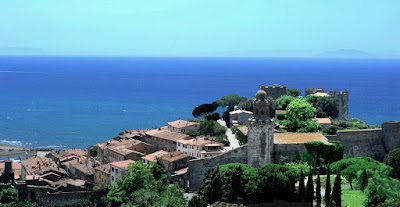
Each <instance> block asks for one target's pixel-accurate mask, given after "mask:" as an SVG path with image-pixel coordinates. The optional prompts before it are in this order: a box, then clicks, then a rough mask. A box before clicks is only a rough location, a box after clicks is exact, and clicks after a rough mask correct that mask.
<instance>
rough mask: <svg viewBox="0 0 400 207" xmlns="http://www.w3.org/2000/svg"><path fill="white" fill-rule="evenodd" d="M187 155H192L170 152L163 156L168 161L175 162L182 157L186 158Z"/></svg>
mask: <svg viewBox="0 0 400 207" xmlns="http://www.w3.org/2000/svg"><path fill="white" fill-rule="evenodd" d="M187 157H190V156H189V155H185V154H183V153H182V152H177V151H175V152H169V153H167V154H166V155H164V156H162V159H163V160H165V161H168V162H175V161H178V160H181V159H185V158H187Z"/></svg>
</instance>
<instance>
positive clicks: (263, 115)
mask: <svg viewBox="0 0 400 207" xmlns="http://www.w3.org/2000/svg"><path fill="white" fill-rule="evenodd" d="M275 86H276V87H272V86H267V87H265V86H263V85H261V86H260V89H259V91H258V92H257V93H256V95H255V97H254V99H253V117H252V118H251V119H249V122H248V125H247V128H248V133H247V140H248V143H247V144H245V145H242V146H241V147H239V148H236V149H233V150H231V151H228V152H226V153H222V154H220V155H218V156H215V157H212V158H203V159H195V160H191V161H189V165H188V170H187V172H183V173H181V174H177V175H174V176H173V181H177V182H178V183H180V184H181V186H182V187H184V188H186V190H189V191H197V190H198V188H199V187H200V185H201V184H202V180H203V178H204V175H205V173H206V171H207V170H208V169H209V168H212V167H215V166H218V165H225V164H228V163H243V164H248V165H249V166H252V167H262V166H264V165H265V164H268V163H281V159H282V158H283V157H285V158H286V159H287V161H292V160H295V159H296V158H298V156H299V155H301V154H302V153H303V152H305V151H306V149H305V146H304V143H305V142H310V141H321V142H324V143H329V142H328V141H329V140H337V141H341V142H342V143H343V144H344V145H345V151H344V153H345V155H346V156H347V157H359V156H367V157H371V158H374V159H377V160H383V157H384V156H385V154H386V153H387V152H388V151H390V150H392V149H395V148H398V147H400V122H398V121H391V122H385V123H383V124H382V128H381V129H365V130H344V131H338V133H337V135H330V136H326V137H325V136H324V135H322V134H321V133H278V132H276V131H274V122H273V121H272V120H271V117H270V113H269V112H270V110H269V108H268V107H269V103H268V97H272V96H269V94H268V92H266V91H274V92H272V93H273V94H275V93H277V94H278V93H280V91H281V89H282V88H284V89H285V90H286V86H281V85H278V86H279V87H278V86H277V85H275ZM275 90H276V91H275ZM306 91H307V92H306V94H307V93H308V94H307V95H309V94H316V93H317V94H316V95H322V96H326V95H329V96H332V97H335V98H336V99H337V100H338V104H339V111H341V112H340V115H339V119H347V116H348V92H347V91H340V92H335V91H330V92H329V93H328V94H326V93H324V91H323V89H322V90H321V89H306ZM282 92H283V90H282ZM318 93H320V94H318Z"/></svg>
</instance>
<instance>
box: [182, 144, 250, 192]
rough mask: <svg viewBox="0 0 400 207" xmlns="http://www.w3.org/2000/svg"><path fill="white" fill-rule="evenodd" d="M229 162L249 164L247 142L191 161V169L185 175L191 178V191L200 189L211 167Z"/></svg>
mask: <svg viewBox="0 0 400 207" xmlns="http://www.w3.org/2000/svg"><path fill="white" fill-rule="evenodd" d="M229 163H243V164H247V144H245V145H243V146H241V147H239V148H236V149H234V150H231V151H228V152H226V153H223V154H220V155H218V156H215V157H212V158H204V159H196V160H191V161H189V169H188V171H187V173H186V176H185V177H187V178H188V179H189V191H197V190H198V189H199V187H200V185H201V184H202V183H203V178H204V175H205V173H206V171H207V170H208V169H209V168H212V167H215V166H218V165H225V164H229Z"/></svg>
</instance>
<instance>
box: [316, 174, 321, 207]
mask: <svg viewBox="0 0 400 207" xmlns="http://www.w3.org/2000/svg"><path fill="white" fill-rule="evenodd" d="M315 198H316V199H317V207H320V206H321V178H320V176H319V172H318V175H317V189H315Z"/></svg>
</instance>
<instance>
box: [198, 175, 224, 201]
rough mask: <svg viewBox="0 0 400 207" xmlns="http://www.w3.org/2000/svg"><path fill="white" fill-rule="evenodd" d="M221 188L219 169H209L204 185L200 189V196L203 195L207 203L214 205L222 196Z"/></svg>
mask: <svg viewBox="0 0 400 207" xmlns="http://www.w3.org/2000/svg"><path fill="white" fill-rule="evenodd" d="M220 188H221V177H220V172H219V167H214V168H210V169H208V170H207V172H206V175H205V178H204V180H203V184H202V185H201V186H200V188H199V195H201V196H202V197H203V198H204V200H205V201H206V202H207V203H209V204H212V203H214V202H216V201H217V200H218V199H219V197H220V194H221V191H220Z"/></svg>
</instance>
